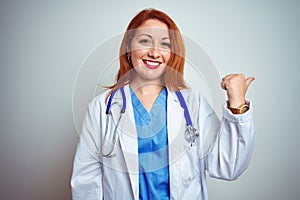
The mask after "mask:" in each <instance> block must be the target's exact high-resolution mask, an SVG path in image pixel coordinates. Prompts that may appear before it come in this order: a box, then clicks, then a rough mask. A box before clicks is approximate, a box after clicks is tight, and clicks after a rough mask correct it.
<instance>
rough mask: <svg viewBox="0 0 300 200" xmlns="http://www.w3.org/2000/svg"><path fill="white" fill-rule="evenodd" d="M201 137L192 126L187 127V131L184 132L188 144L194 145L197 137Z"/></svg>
mask: <svg viewBox="0 0 300 200" xmlns="http://www.w3.org/2000/svg"><path fill="white" fill-rule="evenodd" d="M198 136H199V132H198V130H197V129H196V128H194V127H193V126H191V125H188V126H187V127H186V130H185V132H184V139H185V140H186V141H187V143H191V145H192V143H193V142H195V139H196V137H198Z"/></svg>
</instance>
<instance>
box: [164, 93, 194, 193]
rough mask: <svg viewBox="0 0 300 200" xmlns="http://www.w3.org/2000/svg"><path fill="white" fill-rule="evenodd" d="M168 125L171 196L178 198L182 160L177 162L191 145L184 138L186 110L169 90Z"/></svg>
mask: <svg viewBox="0 0 300 200" xmlns="http://www.w3.org/2000/svg"><path fill="white" fill-rule="evenodd" d="M167 111H168V113H167V127H168V145H169V172H170V183H171V185H170V192H171V197H174V198H175V199H177V195H176V194H177V192H178V190H179V189H180V188H177V187H176V186H178V185H179V183H178V182H177V181H179V180H178V173H179V172H178V169H179V168H180V166H179V165H180V162H177V161H178V159H180V158H181V157H182V156H183V155H184V153H185V152H186V149H187V148H188V147H189V144H188V143H187V142H186V140H185V139H184V132H185V130H186V121H185V118H184V110H183V108H182V107H181V105H180V102H179V100H178V98H177V96H176V94H175V93H174V92H171V91H168V101H167Z"/></svg>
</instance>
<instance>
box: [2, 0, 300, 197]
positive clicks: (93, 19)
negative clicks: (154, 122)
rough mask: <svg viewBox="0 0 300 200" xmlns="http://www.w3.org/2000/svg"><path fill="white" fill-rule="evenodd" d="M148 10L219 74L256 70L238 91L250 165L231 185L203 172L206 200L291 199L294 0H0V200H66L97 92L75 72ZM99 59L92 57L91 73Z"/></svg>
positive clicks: (294, 193)
mask: <svg viewBox="0 0 300 200" xmlns="http://www.w3.org/2000/svg"><path fill="white" fill-rule="evenodd" d="M149 7H152V8H157V9H161V10H162V11H164V12H166V13H167V14H169V15H170V16H171V17H172V18H173V19H174V21H175V22H176V23H177V25H178V26H179V28H180V30H181V32H182V34H183V35H184V36H185V37H188V38H190V39H191V40H192V41H193V42H195V43H196V44H198V45H199V46H201V47H202V48H203V49H204V50H205V52H206V53H207V55H208V56H209V58H210V59H211V60H212V62H213V63H214V65H215V68H216V70H217V71H218V73H219V75H220V77H222V76H225V75H226V74H229V73H244V74H246V76H254V77H256V80H255V81H254V82H253V84H252V85H251V87H250V88H249V91H248V94H247V98H248V99H250V100H251V101H252V102H253V106H254V115H255V126H256V131H257V137H256V145H255V151H254V155H253V158H252V160H251V163H250V166H249V168H248V169H247V170H246V171H245V173H244V174H243V175H242V176H241V177H240V178H239V179H238V180H236V181H233V182H227V181H222V180H216V179H211V178H209V177H208V191H209V199H210V200H218V199H232V200H239V199H243V200H252V199H259V200H265V199H272V200H282V199H287V200H298V199H299V198H300V190H299V189H300V175H299V169H300V158H299V157H300V156H299V146H300V145H299V140H300V129H299V124H298V123H299V111H300V109H299V102H300V98H299V96H300V95H299V92H300V90H299V89H300V88H299V85H300V84H299V82H298V80H299V79H298V73H299V71H300V70H299V67H300V66H299V64H300V61H299V52H300V43H299V41H300V39H299V35H300V26H299V22H300V20H299V19H300V3H299V1H296V0H295V1H292V0H286V1H283V0H282V1H279V0H274V1H272V0H270V1H265V0H262V1H258V0H255V1H251V2H250V1H243V0H242V1H214V2H212V1H196V0H194V1H191V0H187V1H182V0H181V1H180V0H172V1H168V0H147V1H146V0H118V1H117V0H111V1H95V0H91V1H78V0H77V1H76V0H75V1H66V0H62V1H46V0H44V1H43V0H27V1H21V0H19V1H17V0H12V1H9V0H7V1H5V0H1V1H0V48H1V53H0V66H1V69H0V70H1V71H0V99H1V103H0V113H1V116H0V131H1V132H0V134H1V135H0V136H1V138H0V199H5V200H6V199H26V200H27V199H30V200H38V199H44V200H47V199H55V200H58V199H61V200H69V199H71V192H70V177H71V171H72V163H73V158H74V153H75V149H76V144H77V141H78V129H79V128H80V125H81V124H80V123H81V121H80V119H81V117H82V115H83V112H84V111H85V109H86V105H87V102H88V101H89V100H90V98H91V96H89V95H90V94H91V95H94V94H95V93H96V92H97V91H96V92H95V84H97V80H96V82H95V81H94V80H93V78H95V77H93V78H92V77H91V78H90V77H88V76H87V77H85V78H84V79H81V80H86V84H83V85H82V84H81V85H78V84H77V83H78V82H77V78H78V77H79V75H80V73H81V72H83V71H80V70H81V69H82V66H83V65H84V64H85V63H86V61H91V60H90V59H89V56H90V55H91V53H92V52H93V51H94V50H95V49H97V48H98V47H99V46H100V47H101V44H105V42H107V41H111V39H112V38H115V37H116V36H118V35H119V34H121V33H122V32H123V31H124V30H125V28H126V26H127V24H128V22H129V21H130V19H131V18H132V17H133V16H134V15H135V14H137V12H138V11H140V10H142V9H144V8H149ZM114 41H115V40H114ZM110 50H111V49H110ZM117 51H118V50H116V51H112V54H116V55H117V53H118V52H117ZM114 58H116V56H114ZM114 62H116V60H112V63H114ZM94 64H95V63H94ZM101 64H102V63H96V66H99V70H100V69H101V67H104V66H102V65H101ZM106 64H107V63H106ZM83 70H84V69H83ZM111 76H113V74H112V75H111ZM99 77H100V75H99V74H98V75H97V76H96V78H99ZM81 78H82V76H81ZM194 78H195V79H197V77H194ZM218 84H219V82H216V85H218ZM89 86H92V87H89ZM79 87H87V88H86V90H84V88H83V89H82V88H81V89H78V88H79ZM74 91H75V92H76V91H86V93H84V92H83V93H82V94H81V95H80V93H77V95H78V94H79V96H82V99H81V100H80V102H79V101H78V102H77V103H78V104H76V106H77V109H78V111H77V110H75V111H74V109H75V107H74V102H75V103H76V100H75V101H74ZM86 94H87V95H86ZM76 98H77V99H78V96H77V97H76ZM224 100H225V98H224ZM80 106H81V107H80ZM79 107H80V108H79ZM80 109H81V110H80ZM76 117H77V121H76ZM117 187H118V186H116V189H117Z"/></svg>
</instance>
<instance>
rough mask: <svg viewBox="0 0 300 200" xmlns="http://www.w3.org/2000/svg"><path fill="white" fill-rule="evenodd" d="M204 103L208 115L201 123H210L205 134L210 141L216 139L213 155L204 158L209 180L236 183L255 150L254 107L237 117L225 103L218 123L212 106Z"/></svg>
mask: <svg viewBox="0 0 300 200" xmlns="http://www.w3.org/2000/svg"><path fill="white" fill-rule="evenodd" d="M202 102H203V104H204V105H202V106H201V108H202V112H206V114H205V113H202V114H203V116H204V117H203V118H202V124H204V125H207V124H210V126H208V127H207V130H203V131H204V133H205V134H206V136H207V138H208V139H209V138H215V140H214V142H213V143H212V148H211V150H210V152H209V153H208V154H207V155H206V157H205V158H204V159H205V167H206V170H207V171H208V173H209V176H210V177H214V178H219V179H224V180H235V179H237V178H238V177H239V176H240V175H241V174H242V173H243V172H244V171H245V170H246V168H247V167H248V165H249V162H250V159H251V156H252V153H253V149H254V140H255V129H254V122H253V108H252V104H251V103H250V109H249V110H248V111H247V112H246V113H244V114H240V115H234V114H232V113H231V111H230V110H229V109H228V108H227V106H226V105H227V103H224V104H223V108H222V109H223V110H222V111H223V116H222V120H221V122H219V119H218V117H217V116H216V114H215V112H214V111H213V109H212V108H211V107H210V106H209V104H208V103H207V102H206V101H202ZM200 123H201V122H200ZM200 126H201V125H200ZM211 141H213V140H211Z"/></svg>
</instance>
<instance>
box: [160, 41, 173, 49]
mask: <svg viewBox="0 0 300 200" xmlns="http://www.w3.org/2000/svg"><path fill="white" fill-rule="evenodd" d="M161 46H162V47H163V48H168V49H170V48H171V44H170V43H169V42H162V43H161Z"/></svg>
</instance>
